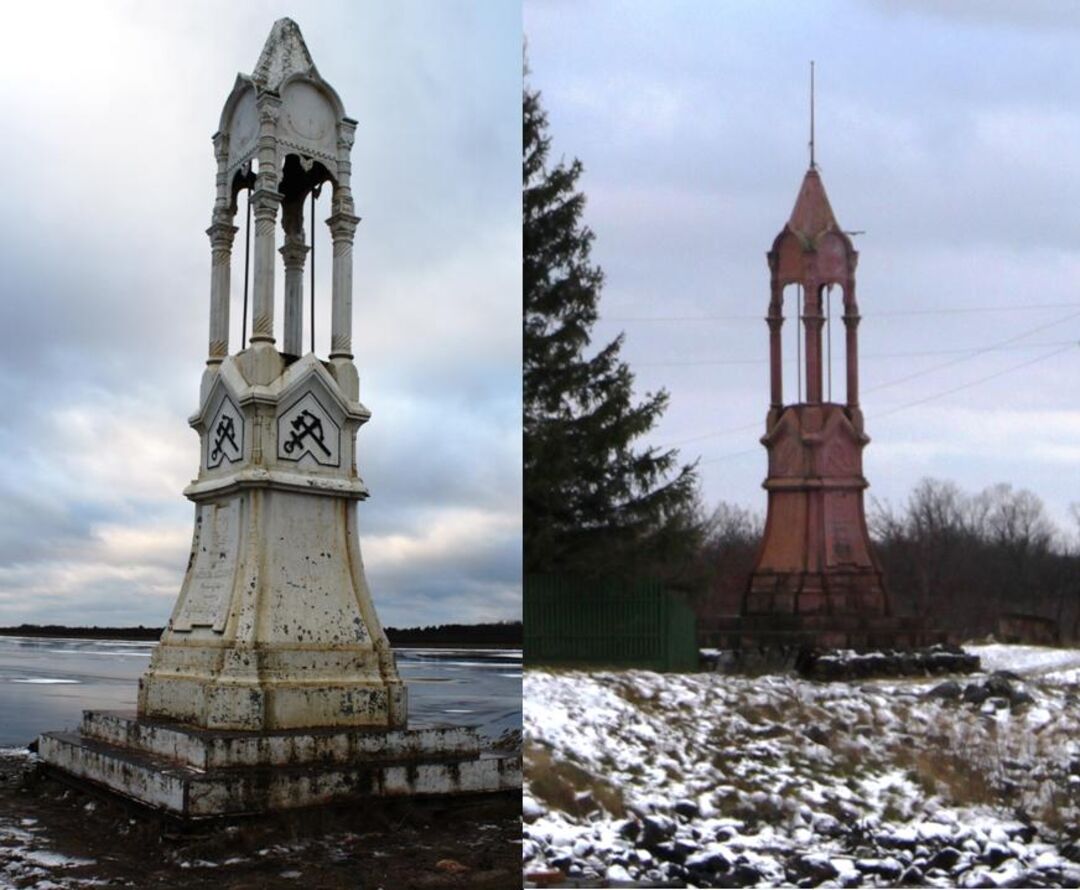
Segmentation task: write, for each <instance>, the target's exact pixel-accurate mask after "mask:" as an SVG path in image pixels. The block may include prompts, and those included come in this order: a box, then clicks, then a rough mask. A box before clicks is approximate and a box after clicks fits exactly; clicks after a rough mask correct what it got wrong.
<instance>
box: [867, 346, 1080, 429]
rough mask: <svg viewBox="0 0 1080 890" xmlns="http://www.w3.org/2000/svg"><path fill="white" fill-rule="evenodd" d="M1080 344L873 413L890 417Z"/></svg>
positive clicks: (1051, 356)
mask: <svg viewBox="0 0 1080 890" xmlns="http://www.w3.org/2000/svg"><path fill="white" fill-rule="evenodd" d="M1078 346H1080V341H1074V342H1072V343H1069V344H1068V345H1066V346H1062V347H1061V348H1060V349H1055V350H1053V351H1052V352H1048V353H1046V354H1045V355H1040V356H1038V357H1037V358H1032V359H1028V360H1027V361H1026V362H1021V363H1020V364H1018V365H1012V366H1011V367H1008V368H1003V369H1002V370H1000V371H996V372H994V373H993V374H987V375H986V376H985V377H980V378H979V379H977V380H972V381H970V382H968V383H962V384H960V385H959V386H954V387H952V389H946V390H942V391H941V392H938V393H934V394H933V395H929V396H925V397H924V398H921V399H915V401H913V402H906V403H905V404H903V405H897V406H896V407H895V408H890V409H889V410H888V411H883V412H881V413H880V414H875V415H873V417H872V419H873V420H881V419H882V418H883V417H889V416H890V415H892V414H897V413H899V412H900V411H906V410H907V409H908V408H914V407H915V406H916V405H923V404H925V403H926V402H931V401H933V400H934V399H940V398H943V397H944V396H951V395H952V394H953V393H957V392H962V391H963V390H965V389H971V388H972V387H973V386H978V385H979V384H981V383H986V382H987V381H989V380H995V379H997V378H998V377H1004V376H1005V375H1006V374H1011V373H1013V371H1019V370H1021V369H1022V368H1027V367H1030V366H1031V365H1036V364H1038V363H1039V362H1045V361H1046V360H1048V359H1052V358H1054V357H1055V356H1058V355H1061V354H1062V353H1065V352H1068V351H1069V350H1070V349H1074V348H1076V347H1078Z"/></svg>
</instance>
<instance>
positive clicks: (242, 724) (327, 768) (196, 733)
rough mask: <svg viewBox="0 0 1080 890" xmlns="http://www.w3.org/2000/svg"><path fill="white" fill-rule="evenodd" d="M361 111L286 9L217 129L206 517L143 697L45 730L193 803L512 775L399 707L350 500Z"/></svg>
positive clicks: (73, 758)
mask: <svg viewBox="0 0 1080 890" xmlns="http://www.w3.org/2000/svg"><path fill="white" fill-rule="evenodd" d="M355 129H356V121H354V120H351V119H350V118H348V117H347V116H346V115H345V111H344V107H343V105H342V103H341V100H340V98H338V95H337V93H336V92H335V91H334V90H333V88H331V87H330V85H329V84H327V83H326V82H325V81H324V80H323V79H322V77H320V75H319V73H318V71H317V70H316V68H315V65H314V63H313V62H312V59H311V55H310V54H309V52H308V49H307V46H306V45H305V44H304V39H303V37H302V36H301V34H300V29H299V28H298V27H297V26H296V24H295V23H294V22H293V21H291V20H290V19H281V20H280V21H278V22H276V23H275V24H274V27H273V30H272V31H271V33H270V37H269V39H268V40H267V42H266V45H265V47H264V48H263V51H262V54H261V55H260V57H259V61H258V63H257V65H256V68H255V72H254V74H252V75H251V76H246V75H239V76H238V77H237V79H236V84H235V86H234V87H233V90H232V93H231V94H230V95H229V98H228V100H227V101H226V102H225V107H224V110H223V111H222V114H221V124H220V127H219V130H218V132H217V133H216V134H215V136H214V148H215V154H216V157H217V199H216V201H215V204H214V211H213V219H212V223H211V225H210V228H209V229H208V230H207V234H208V235H209V236H210V243H211V252H212V264H211V278H210V344H209V358H208V359H207V366H206V370H205V372H204V373H203V378H202V385H201V388H200V404H199V410H198V411H197V412H196V413H195V415H194V416H193V417H192V418H191V419H190V423H191V425H192V427H193V428H194V429H195V430H196V431H197V432H198V434H199V438H200V463H199V474H198V478H196V479H195V480H194V481H193V482H192V483H191V484H190V485H189V486H188V487H187V488H186V489H185V491H184V493H185V495H186V496H187V497H188V498H189V499H190V500H192V501H193V502H194V503H195V532H194V537H193V541H192V547H191V556H190V558H189V560H188V566H187V572H186V574H185V576H184V581H183V584H182V586H181V588H180V596H179V598H178V599H177V602H176V606H175V608H174V609H173V613H172V617H171V618H170V619H169V624H168V627H167V628H166V630H165V633H164V634H163V635H162V638H161V642H160V644H159V645H158V647H157V648H156V650H155V652H154V655H153V657H152V659H151V662H150V667H149V669H148V670H147V671H146V673H145V674H144V675H143V677H142V679H141V680H140V681H139V700H138V714H137V715H134V714H122V713H116V712H91V711H88V712H86V713H85V714H84V719H83V723H82V727H81V731H80V732H79V733H47V734H46V735H44V736H42V737H41V740H40V744H39V751H40V755H41V757H42V759H43V760H44V761H45V762H46V763H47V764H49V765H51V766H53V767H56V768H59V769H61V770H63V771H64V772H65V773H69V774H74V775H75V776H78V777H80V778H83V779H87V780H90V781H91V782H96V783H99V784H103V785H106V786H108V787H110V788H112V789H113V790H115V791H119V792H121V793H123V794H126V795H128V796H130V797H133V798H135V799H137V800H140V801H141V802H143V803H147V804H149V805H151V806H156V807H161V808H164V809H166V810H170V811H173V812H176V813H179V814H181V815H184V816H190V817H200V816H214V815H221V814H225V813H241V812H256V811H263V810H267V809H276V808H282V807H290V806H304V805H310V804H314V803H322V802H326V801H329V800H336V799H340V798H343V797H346V798H347V797H354V796H358V795H359V796H365V795H372V794H432V793H454V792H462V791H500V790H511V789H516V788H520V785H521V759H520V755H519V754H516V753H515V754H511V755H496V754H484V753H482V752H481V750H480V749H481V744H480V739H479V737H478V736H477V735H476V734H475V733H474V732H473V731H472V730H468V729H464V728H441V729H433V728H429V729H411V730H410V729H407V728H406V722H407V719H406V717H407V708H406V695H405V687H404V685H403V684H402V681H401V678H400V677H399V676H398V672H397V667H396V665H395V662H394V655H393V653H392V651H391V649H390V645H389V643H388V641H387V639H386V635H385V634H384V633H383V629H382V626H381V625H380V623H379V618H378V615H377V614H376V612H375V606H374V604H373V602H372V599H371V593H370V591H369V590H368V586H367V581H366V579H365V577H364V565H363V561H362V560H361V556H360V545H359V537H358V533H357V525H356V505H357V502H359V501H361V500H363V499H364V498H366V497H367V489H366V488H365V487H364V483H363V481H362V480H361V478H360V476H359V474H358V473H357V469H356V434H357V430H358V429H359V427H360V426H361V425H362V424H363V423H365V422H366V421H367V420H368V418H369V417H370V412H369V411H368V410H367V409H366V408H365V407H364V406H363V405H362V404H361V403H360V402H359V401H358V398H359V381H358V377H357V372H356V367H355V365H354V364H353V356H352V243H353V234H354V232H355V231H356V226H357V223H358V222H359V219H358V217H357V216H356V215H355V214H354V207H353V199H352V193H351V190H350V166H351V165H350V160H349V154H350V150H351V148H352V144H353V137H354V132H355ZM324 184H327V185H329V186H330V187H331V188H332V199H331V204H332V212H331V215H330V217H329V219H328V220H327V221H326V222H327V225H328V226H329V228H330V233H331V236H332V239H333V273H332V296H331V300H332V312H331V327H330V355H329V360H328V361H323V360H321V359H319V358H317V357H316V356H315V355H314V353H313V352H308V353H307V354H302V353H303V349H302V337H303V291H304V287H303V284H304V264H305V258H306V255H307V253H308V251H309V248H308V247H307V244H306V238H307V234H306V233H305V231H304V225H303V217H304V214H303V209H304V204H305V200H306V199H307V197H308V196H309V195H310V194H311V193H312V191H313V190H315V189H319V188H321V187H322V186H323V185H324ZM245 189H252V192H251V194H250V202H251V207H252V210H253V215H254V239H253V240H254V244H253V250H252V257H253V264H252V265H253V270H252V271H253V277H252V283H253V284H252V304H253V312H252V330H251V336H250V340H249V341H248V343H247V345H246V348H242V349H241V350H240V351H239V352H237V353H235V354H230V351H229V330H230V327H229V321H230V319H229V309H230V302H231V301H230V293H229V291H230V280H231V257H232V244H233V239H234V236H235V235H236V233H237V231H238V227H237V226H235V225H234V224H233V219H234V217H235V215H236V212H237V205H238V200H237V199H238V196H239V194H240V193H241V192H242V191H243V190H245ZM279 216H280V218H281V223H282V228H283V231H284V238H283V242H284V245H283V246H282V247H281V248H280V254H281V257H282V259H283V261H284V262H283V265H284V270H285V279H284V316H285V317H284V319H283V321H284V325H283V327H284V332H283V338H282V349H281V350H280V351H279V350H278V349H277V348H276V342H277V341H276V339H275V333H276V331H275V324H274V275H275V257H274V244H275V226H276V221H277V219H278V218H279ZM245 296H246V295H245ZM311 321H312V323H314V319H312V320H311ZM241 346H242V347H243V346H244V344H241Z"/></svg>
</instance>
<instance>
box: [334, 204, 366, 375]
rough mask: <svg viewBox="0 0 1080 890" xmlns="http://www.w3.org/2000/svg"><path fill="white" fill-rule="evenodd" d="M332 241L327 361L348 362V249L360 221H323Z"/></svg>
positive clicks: (340, 217)
mask: <svg viewBox="0 0 1080 890" xmlns="http://www.w3.org/2000/svg"><path fill="white" fill-rule="evenodd" d="M326 222H327V225H329V226H330V235H331V237H332V238H333V239H334V268H333V278H332V281H331V287H332V290H331V295H332V296H331V302H332V308H331V318H330V360H331V361H333V360H334V359H344V360H346V361H351V360H352V357H353V355H352V248H353V235H354V234H355V232H356V226H357V224H358V223H359V222H360V217H358V216H353V215H352V214H351V213H349V212H345V211H343V212H338V213H335V214H334V215H333V216H331V217H330V218H329V219H328V220H327V221H326Z"/></svg>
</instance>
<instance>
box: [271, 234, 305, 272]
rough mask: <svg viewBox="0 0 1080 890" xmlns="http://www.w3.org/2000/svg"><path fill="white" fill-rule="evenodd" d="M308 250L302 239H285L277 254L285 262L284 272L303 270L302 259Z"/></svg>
mask: <svg viewBox="0 0 1080 890" xmlns="http://www.w3.org/2000/svg"><path fill="white" fill-rule="evenodd" d="M310 250H311V248H310V247H308V246H307V245H306V244H305V243H304V241H303V239H302V238H301V239H299V240H293V239H291V238H289V237H286V238H285V243H284V244H283V245H282V246H281V248H279V250H278V253H280V254H281V259H282V260H283V261H284V262H285V268H286V270H291V269H303V268H304V259H305V258H306V257H307V255H308V252H309V251H310Z"/></svg>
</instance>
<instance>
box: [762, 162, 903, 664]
mask: <svg viewBox="0 0 1080 890" xmlns="http://www.w3.org/2000/svg"><path fill="white" fill-rule="evenodd" d="M768 258H769V269H770V271H771V295H772V296H771V300H770V303H769V314H768V317H767V319H766V320H767V322H768V325H769V344H770V367H771V386H770V392H771V404H770V408H769V414H768V418H767V421H766V432H765V435H764V437H763V438H762V440H761V441H762V444H763V445H765V448H766V449H767V451H768V458H769V471H768V478H766V480H765V483H764V487H765V489H766V491H767V492H768V498H769V502H768V514H767V518H766V523H765V534H764V538H763V540H762V544H761V549H760V552H759V554H758V557H757V562H756V565H755V568H754V571H753V574H752V576H751V578H750V582H749V585H748V587H747V591H746V595H745V598H744V600H743V605H742V613H743V615H744V616H754V615H768V614H784V615H806V616H810V615H813V616H823V615H824V616H828V615H835V616H841V615H844V616H863V617H879V616H880V617H883V616H888V615H889V614H890V612H889V599H888V595H887V593H886V589H885V583H884V579H883V577H882V573H881V568H880V566H879V564H878V562H877V560H876V559H875V557H874V553H873V549H872V547H871V544H870V536H869V533H868V531H867V527H866V515H865V511H864V507H863V491H864V490H865V489H866V488H867V487H868V483H867V481H866V478H865V477H864V476H863V469H862V452H863V448H865V447H866V444H867V443H868V442H869V441H870V440H869V438H868V437H867V435H866V433H865V431H864V428H863V416H862V411H861V410H860V408H859V366H858V326H859V307H858V303H857V301H856V297H855V265H856V262H857V260H858V253H857V252H856V251H855V249H854V247H853V246H852V243H851V239H850V238H849V237H848V235H847V234H846V233H845V232H844V231H843V230H841V228H840V226H839V225H838V224H837V222H836V217H835V216H834V215H833V211H832V207H831V206H830V205H829V199H828V196H827V195H826V194H825V187H824V185H823V184H822V182H821V176H820V175H819V173H818V171H817V170H816V169H814V168H813V167H811V169H810V170H809V171H807V173H806V176H805V177H804V179H803V182H802V187H801V188H800V190H799V196H798V199H797V200H796V202H795V208H794V210H793V211H792V213H791V219H790V220H789V221H788V222H787V224H786V225H785V226H784V229H783V231H781V232H780V234H779V235H778V236H777V238H776V240H775V241H774V242H773V246H772V250H771V251H769V255H768ZM790 284H798V285H801V287H802V288H803V293H804V304H803V306H804V312H803V316H802V319H801V324H802V328H801V335H802V336H803V337H804V338H805V340H804V344H805V345H804V347H803V359H804V361H805V369H804V373H805V381H806V395H805V400H804V401H801V402H797V403H795V404H785V403H784V392H783V380H782V373H781V372H782V361H783V355H782V348H781V347H782V344H781V338H780V333H781V328H782V326H783V324H784V321H785V317H784V309H785V306H784V303H783V295H784V288H785V287H786V286H787V285H790ZM830 286H832V287H837V288H839V290H840V292H841V295H842V297H843V299H842V305H843V317H842V321H843V324H844V329H845V341H846V342H845V345H846V350H845V352H846V375H845V377H846V384H847V385H846V393H845V399H844V402H843V403H837V402H828V401H824V399H823V395H824V394H823V391H822V367H823V356H822V329H823V327H824V325H825V314H824V307H823V294H824V291H825V289H826V288H827V287H830ZM786 308H787V309H788V311H789V312H792V314H794V313H793V310H794V308H795V307H794V306H788V307H786ZM799 322H800V320H796V323H799ZM834 322H835V319H834ZM795 397H796V398H798V397H799V394H795ZM812 623H813V624H814V626H815V627H819V628H823V630H822V631H821V633H820V635H821V636H822V637H823V640H822V642H823V643H824V642H826V641H825V639H824V637H826V636H827V634H825V633H824V628H826V627H827V626H828V622H827V621H826V622H824V624H822V622H821V620H820V618H817V619H816V620H815V621H814V622H812Z"/></svg>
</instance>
